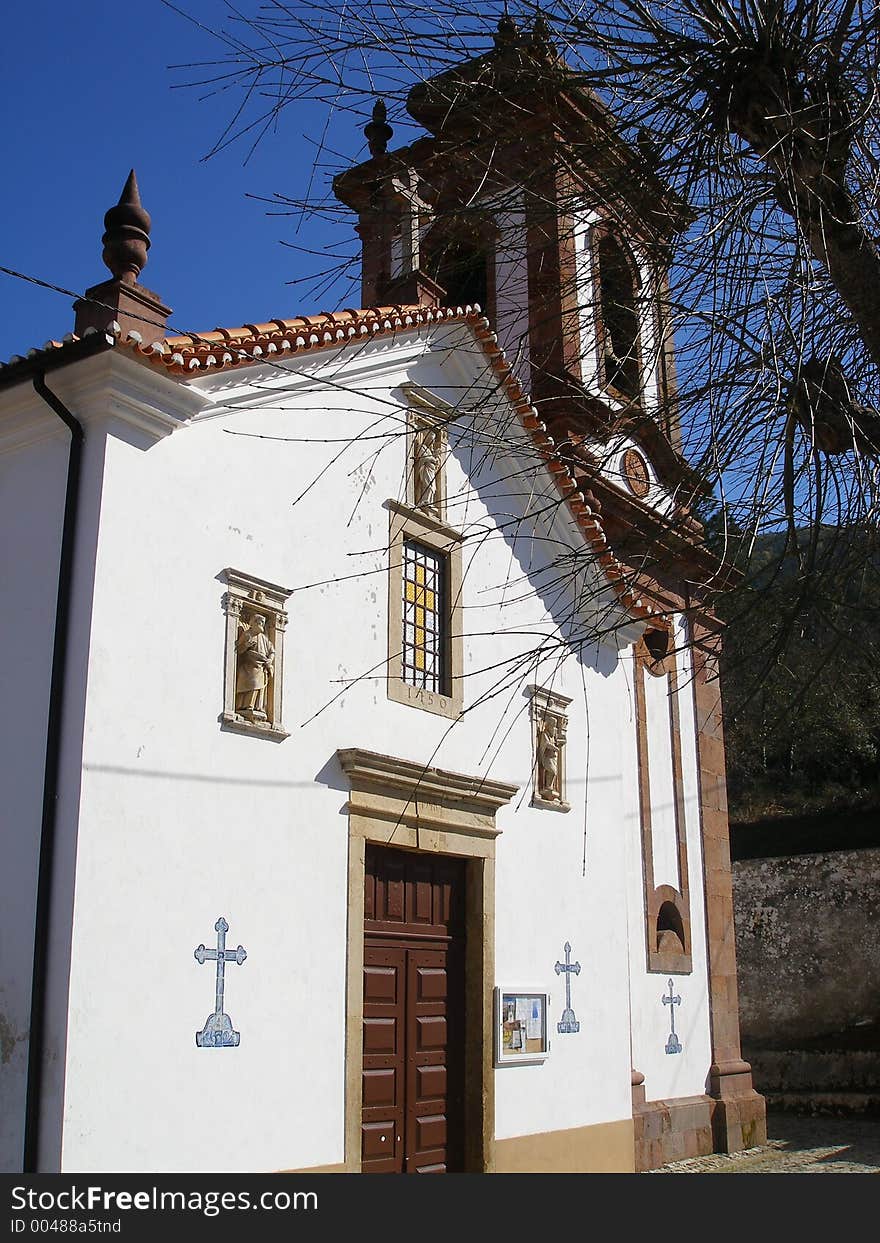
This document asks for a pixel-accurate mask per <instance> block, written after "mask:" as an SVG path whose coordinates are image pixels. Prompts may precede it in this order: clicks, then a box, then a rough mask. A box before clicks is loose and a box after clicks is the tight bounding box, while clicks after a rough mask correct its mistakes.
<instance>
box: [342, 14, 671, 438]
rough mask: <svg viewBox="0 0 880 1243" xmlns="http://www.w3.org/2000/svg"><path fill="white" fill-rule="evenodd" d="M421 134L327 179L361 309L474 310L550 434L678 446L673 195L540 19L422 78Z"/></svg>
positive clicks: (380, 133) (379, 120) (383, 133)
mask: <svg viewBox="0 0 880 1243" xmlns="http://www.w3.org/2000/svg"><path fill="white" fill-rule="evenodd" d="M406 106H407V111H408V112H409V114H410V115H411V116H412V117H413V119H414V120H416V121H417V122H418V123H419V124H420V125H422V126H423V127H424V129H425V130H426V131H427V134H428V136H426V137H423V138H419V139H417V140H416V141H415V142H413V143H411V144H410V145H409V146H406V147H401V148H397V149H390V150H389V143H390V140H391V139H392V137H393V130H392V128H391V126H390V125H389V124H388V121H387V116H386V110H385V105H384V103H383V102H382V101H378V102H377V104H376V107H375V108H374V110H373V116H372V120H371V121H370V122H369V124H368V125H367V126H366V127H365V133H366V136H367V139H368V143H369V150H370V158H369V159H368V160H367V161H365V162H364V163H362V164H359V165H357V166H355V167H354V168H351V169H349V170H348V171H346V172H344V173H342V174H341V175H340V176H338V177H337V178H336V179H335V181H334V191H335V193H336V195H337V197H338V198H339V199H340V200H341V201H342V202H343V203H345V204H347V205H348V206H349V207H351V208H352V209H353V210H354V211H355V212H356V213H357V215H358V224H357V226H356V227H357V232H358V233H359V235H360V237H361V242H362V259H363V264H362V272H363V278H362V300H363V305H364V306H372V305H382V304H400V303H412V304H419V305H423V306H424V305H444V306H462V307H464V306H467V305H471V306H473V305H474V304H477V303H478V304H479V305H480V306H481V308H482V309H483V311H484V313H485V314H486V315H487V316H488V318H489V320H490V322H491V324H492V327H493V329H494V330H495V331H496V332H497V334H498V338H499V342H500V344H501V345H502V347H503V348H504V350H505V352H506V354H507V356H508V358H509V359H510V360H511V361H512V363H513V365H514V367H515V369H516V370H517V372H518V374H519V375H520V377H521V378H522V380H523V381H524V382H525V383H526V385H527V387H528V388H529V389H530V391H531V394H532V398H533V400H534V402H535V404H536V406H537V407H538V409H539V411H540V413H541V417H542V419H543V421H544V422H545V423H546V424H547V425H548V427H549V428H550V429H551V430H552V431H553V433H554V436H555V437H556V438H557V439H559V438H560V436H561V437H562V438H565V437H566V436H567V435H568V434H569V433H570V432H574V433H576V434H588V435H594V434H600V438H602V439H604V438H605V433H607V432H608V431H609V429H612V428H620V427H622V426H627V425H630V424H632V423H634V422H635V423H644V422H645V421H646V420H650V422H651V424H652V430H653V431H654V432H660V433H661V435H662V437H663V438H664V439H665V440H666V442H667V444H668V446H669V447H670V448H672V449H673V450H677V449H678V446H679V435H678V426H677V420H676V417H675V385H674V365H673V357H672V338H671V329H670V325H669V314H668V306H667V297H666V290H667V271H668V267H669V263H670V254H671V243H672V240H673V239H674V237H675V235H676V233H677V232H679V231H680V230H681V229H682V228H683V227H684V226H685V225H686V223H687V211H686V208H685V205H684V204H683V203H682V202H681V201H680V200H678V199H677V198H676V197H675V196H674V195H673V194H672V193H671V192H670V191H669V190H668V188H666V187H665V186H663V185H662V183H661V182H660V180H659V179H658V177H657V176H656V173H655V172H654V169H653V167H652V161H651V158H650V155H649V154H648V153H647V152H646V151H644V150H642V148H641V147H640V146H639V145H634V144H629V143H626V142H624V141H623V139H622V138H621V137H620V135H619V133H618V130H617V128H616V126H615V124H614V121H613V118H612V117H611V116H610V114H609V112H608V110H607V108H606V107H605V106H604V104H602V102H601V101H600V100H599V99H598V97H597V96H596V95H595V94H593V93H592V92H591V91H589V90H587V89H586V88H585V87H584V86H583V85H581V84H580V82H579V80H578V76H577V74H576V73H575V72H574V71H573V70H572V69H571V68H570V67H569V66H568V65H567V64H566V63H565V61H564V60H563V59H562V58H561V57H560V56H559V54H558V53H557V51H556V49H555V47H554V45H553V42H552V40H551V38H550V32H549V29H548V27H547V24H546V21H545V19H544V17H543V15H542V14H541V13H540V12H539V13H538V15H537V17H536V19H535V22H534V24H533V26H532V28H531V30H528V31H521V30H520V29H519V28H518V27H517V26H516V24H515V23H514V21H513V20H512V19H511V18H510V17H508V16H505V17H503V18H502V19H501V21H500V22H499V25H498V29H497V31H496V33H495V36H494V46H493V47H492V48H491V49H490V50H489V51H488V52H486V53H485V54H483V55H482V56H478V57H475V58H473V59H471V60H468V61H465V62H463V63H461V64H460V65H456V66H454V67H453V68H451V69H449V70H447V71H446V72H444V73H441V74H438V75H437V76H435V77H433V78H430V79H428V80H427V81H424V82H419V83H417V84H416V85H415V86H414V87H413V88H412V90H411V91H410V93H409V96H408V98H407V104H406Z"/></svg>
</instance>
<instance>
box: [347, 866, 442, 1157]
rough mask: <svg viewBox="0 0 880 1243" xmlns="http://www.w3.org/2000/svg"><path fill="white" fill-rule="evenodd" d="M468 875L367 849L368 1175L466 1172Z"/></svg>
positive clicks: (365, 1114)
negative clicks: (465, 974) (465, 1012)
mask: <svg viewBox="0 0 880 1243" xmlns="http://www.w3.org/2000/svg"><path fill="white" fill-rule="evenodd" d="M464 869H465V864H464V861H463V860H460V859H451V858H449V857H447V856H442V855H421V854H416V853H415V852H408V851H403V850H390V849H387V848H384V847H379V846H373V845H370V844H368V845H367V848H366V888H365V895H364V897H365V901H364V1077H363V1105H362V1123H361V1126H362V1140H361V1143H362V1150H361V1158H362V1169H363V1171H364V1173H365V1174H369V1173H373V1174H445V1173H446V1172H447V1171H456V1170H461V1168H462V1152H463V1139H464V1136H463V1124H464V884H465V870H464Z"/></svg>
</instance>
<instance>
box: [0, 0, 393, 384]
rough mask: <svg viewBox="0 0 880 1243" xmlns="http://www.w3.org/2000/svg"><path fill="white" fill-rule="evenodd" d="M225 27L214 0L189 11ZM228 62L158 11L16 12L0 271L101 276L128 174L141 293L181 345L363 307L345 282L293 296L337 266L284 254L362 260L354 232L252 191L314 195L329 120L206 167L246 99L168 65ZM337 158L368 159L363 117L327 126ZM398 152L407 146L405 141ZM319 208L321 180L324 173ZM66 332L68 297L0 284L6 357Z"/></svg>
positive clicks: (345, 223)
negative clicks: (144, 242) (143, 260)
mask: <svg viewBox="0 0 880 1243" xmlns="http://www.w3.org/2000/svg"><path fill="white" fill-rule="evenodd" d="M182 7H185V8H186V9H187V10H188V11H189V12H190V13H193V14H195V15H197V16H199V17H201V18H203V19H204V20H205V22H206V23H208V24H214V23H216V22H217V21H218V20H219V18H220V16H221V14H222V12H223V9H224V6H223V5H222V4H221V3H220V0H183V3H182ZM218 53H222V47H221V46H220V45H218V44H216V43H214V42H213V41H212V40H211V39H210V37H209V36H208V35H207V34H206V33H205V32H204V31H199V30H198V29H196V28H195V27H194V26H193V25H191V24H190V23H189V22H187V21H186V20H184V19H183V18H182V17H181V16H179V15H178V14H176V13H175V12H173V11H172V10H170V9H169V8H167V7H166V6H165V5H163V4H162V3H161V0H139V3H138V4H136V5H135V4H121V3H113V4H111V3H107V2H106V0H78V2H77V3H71V2H70V0H43V2H42V3H33V2H32V3H30V4H14V5H7V6H6V7H5V12H4V21H3V40H2V50H0V101H2V115H3V116H4V118H5V124H4V125H3V126H2V127H0V159H2V164H0V167H2V168H3V170H4V173H5V176H4V192H3V194H2V195H0V264H2V265H3V266H4V267H7V268H13V269H16V270H17V271H19V272H24V273H27V274H28V275H31V276H36V277H39V278H40V279H42V280H45V281H49V282H52V283H54V284H57V285H62V286H64V287H66V288H67V289H72V290H75V291H77V292H79V291H81V290H84V289H85V288H86V287H88V286H89V285H93V284H97V283H98V282H99V281H101V280H103V279H105V278H106V277H107V276H108V275H109V273H108V272H107V270H106V268H105V267H104V265H103V263H102V262H101V234H102V232H103V216H104V212H105V211H106V210H107V208H108V207H110V206H111V205H112V204H113V203H114V202H115V201H116V199H117V198H118V196H119V193H120V191H121V189H122V186H123V183H124V181H125V178H126V176H127V175H128V170H129V168H131V167H132V166H133V167H135V168H136V170H137V175H138V180H139V183H140V189H141V196H142V199H143V203H144V206H145V207H146V209H147V210H148V211H149V212H150V214H151V215H152V218H153V228H152V242H153V245H152V249H151V250H150V255H149V262H148V264H147V267H146V269H145V270H144V273H143V275H142V277H141V280H142V283H143V284H145V285H147V286H148V287H149V288H151V289H153V290H155V291H156V292H157V293H159V294H160V295H161V296H162V297H163V298H164V299H165V301H166V302H167V303H168V304H169V305H170V306H171V307H173V309H174V315H173V317H172V320H171V323H172V325H173V327H174V328H175V329H179V330H183V331H187V330H196V331H199V330H204V329H207V328H212V327H214V326H215V325H217V324H224V325H236V324H239V323H242V322H246V321H251V322H253V321H255V320H266V319H270V318H272V317H274V316H290V315H296V314H299V313H307V312H309V311H312V310H326V309H332V308H333V307H334V306H339V305H356V304H357V303H358V302H359V295H358V293H357V290H356V289H353V288H352V286H351V285H350V284H348V285H346V284H345V283H342V284H340V285H337V287H336V288H335V289H334V290H331V291H328V292H327V293H322V294H320V295H319V294H316V293H313V292H311V291H310V289H309V287H308V285H300V286H291V285H289V284H287V283H286V282H288V281H290V280H292V279H295V278H298V277H300V278H302V277H305V276H308V275H309V274H310V273H313V272H315V271H318V270H320V269H322V268H324V267H325V266H327V263H326V261H325V260H324V259H323V258H322V256H321V254H320V253H319V254H318V255H301V254H298V253H297V252H296V251H295V250H292V249H290V248H289V247H287V246H285V245H283V243H284V242H288V243H293V244H301V245H305V246H309V247H311V248H313V249H315V250H317V251H319V252H320V251H321V250H322V247H323V246H324V245H336V246H342V247H343V248H344V249H346V250H349V251H351V252H352V253H354V251H355V243H356V241H357V239H356V237H355V235H354V233H353V227H352V226H353V224H354V219H353V217H346V216H345V214H340V216H339V218H338V219H337V220H335V221H333V222H329V223H322V222H321V221H317V220H314V219H311V220H306V221H300V222H299V228H298V229H297V221H296V220H294V219H292V218H290V217H284V216H269V215H267V214H266V213H267V210H268V209H267V206H266V204H264V203H261V202H256V201H254V200H252V199H249V198H248V197H246V196H247V194H248V193H250V194H253V195H261V196H269V195H272V194H273V193H274V192H275V191H279V192H281V193H283V194H286V195H289V196H291V197H303V196H305V194H306V192H307V189H308V185H309V177H310V173H311V169H312V164H313V155H314V151H315V142H316V139H318V138H320V135H321V131H322V127H323V125H324V120H325V117H324V111H323V109H319V108H318V107H317V106H312V107H311V108H309V109H304V108H302V107H298V108H295V109H294V108H289V109H287V110H286V111H285V113H284V114H283V117H282V120H281V123H280V125H279V127H278V129H277V130H276V132H274V133H271V134H269V135H267V136H266V138H265V140H264V141H263V142H262V143H261V144H260V145H259V147H258V148H257V150H256V152H255V154H254V155H253V156H252V158H251V159H250V161H249V162H248V163H247V165H245V163H244V161H245V157H246V155H247V152H248V148H247V146H246V145H245V144H237V145H234V146H233V147H232V148H230V149H227V150H225V151H223V152H221V153H220V154H219V155H217V156H215V157H213V158H212V159H210V160H208V161H207V162H206V161H204V160H203V157H204V155H205V154H206V152H207V151H208V150H209V149H210V148H211V146H212V145H213V143H214V142H215V141H216V139H217V138H218V136H219V135H220V133H221V132H222V130H223V128H224V126H225V124H226V122H227V120H228V119H229V117H230V115H231V112H232V109H233V108H234V106H235V103H236V102H237V99H238V96H237V95H234V94H233V93H232V92H227V93H226V95H225V96H223V97H215V98H211V99H207V100H201V99H200V95H201V94H203V93H204V92H200V91H198V90H193V89H180V88H179V84H180V83H181V82H182V81H184V80H185V75H184V74H182V73H181V72H179V71H174V70H172V69H171V68H169V67H170V66H172V65H175V64H180V63H186V62H196V61H205V60H207V59H210V58H211V57H215V56H217V55H218ZM330 137H332V145H333V147H334V148H335V149H336V150H337V151H342V152H345V153H346V154H349V155H350V156H351V158H352V159H355V158H365V157H366V150H365V144H364V139H363V135H362V133H361V132H360V129H359V126H358V118H355V117H352V116H351V115H350V114H346V113H340V114H339V115H338V116H337V117H336V118H335V119H333V120H331V132H330ZM404 141H405V139H404ZM317 177H318V180H317V181H316V182H315V183H314V185H313V188H312V193H314V191H316V190H320V189H322V188H323V187H325V186H326V185H327V184H328V182H329V172H324V173H321V172H319V173H318V174H317ZM72 327H73V311H72V309H71V299H70V298H68V297H64V296H62V295H60V294H57V293H51V292H48V291H46V290H42V289H37V288H35V287H34V286H32V285H28V284H26V283H25V282H23V281H20V280H16V279H14V278H11V277H8V276H5V275H3V274H0V358H2V359H4V360H5V359H8V358H9V357H10V356H11V355H12V354H16V353H25V352H26V350H28V349H29V348H31V347H32V346H35V345H36V346H40V345H42V344H43V343H44V342H45V341H46V340H48V339H49V338H52V337H54V338H58V337H60V336H62V335H63V334H64V333H65V332H69V331H70V330H71V329H72Z"/></svg>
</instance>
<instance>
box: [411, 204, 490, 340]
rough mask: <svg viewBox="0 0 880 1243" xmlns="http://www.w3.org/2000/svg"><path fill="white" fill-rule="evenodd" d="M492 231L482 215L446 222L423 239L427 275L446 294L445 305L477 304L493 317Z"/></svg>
mask: <svg viewBox="0 0 880 1243" xmlns="http://www.w3.org/2000/svg"><path fill="white" fill-rule="evenodd" d="M493 235H494V230H493V228H492V225H491V222H490V221H488V220H487V219H484V218H483V217H482V216H479V217H474V218H473V219H467V220H455V221H452V222H448V221H445V222H444V224H443V227H442V228H440V229H437V228H435V229H433V230H432V231H431V232H430V233H429V234H428V236H427V238H426V239H425V251H426V256H427V262H426V268H427V272H428V275H429V276H430V277H432V279H433V280H435V281H437V283H438V284H439V285H442V286H443V288H444V290H445V291H446V293H445V296H444V298H443V301H444V303H445V304H446V306H467V305H468V304H470V305H471V306H473V305H474V303H479V304H480V306H481V307H482V309H483V311H484V313H485V314H486V315H488V316H489V318H490V319H491V318H493V315H494V269H495V263H494V259H495V250H494V244H493Z"/></svg>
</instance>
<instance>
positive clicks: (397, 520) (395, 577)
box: [385, 500, 464, 718]
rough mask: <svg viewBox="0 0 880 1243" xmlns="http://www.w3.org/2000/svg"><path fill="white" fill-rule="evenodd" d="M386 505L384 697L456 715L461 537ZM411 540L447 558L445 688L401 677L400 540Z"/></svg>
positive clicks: (460, 670)
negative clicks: (412, 682) (427, 687)
mask: <svg viewBox="0 0 880 1243" xmlns="http://www.w3.org/2000/svg"><path fill="white" fill-rule="evenodd" d="M385 504H386V508H387V509H388V661H387V669H388V676H387V688H388V698H389V699H391V700H393V701H394V702H395V703H400V704H408V705H409V706H410V707H415V708H422V709H423V710H424V711H426V712H433V713H436V714H437V715H439V716H445V717H450V718H457V717H459V716H460V715H461V711H462V707H463V706H464V684H463V678H464V638H463V632H462V627H463V624H464V621H463V610H462V607H461V591H462V581H463V571H462V551H461V546H462V543H463V541H464V536H463V535H462V533H461V532H460V531H456V530H455V529H454V528H453V527H450V526H449V525H448V524H447V523H445V522H441V521H440V520H439V519H437V518H433V517H432V516H431V515H430V514H427V513H425V512H424V511H422V510H417V509H413V508H412V507H411V506H409V505H402V504H401V503H400V501H391V500H389V501H386V503H385ZM405 540H415V541H416V542H417V543H420V544H424V545H425V546H426V547H428V548H430V549H431V550H432V551H434V552H437V553H440V554H441V555H442V556H443V557H444V559H445V563H446V601H445V606H446V607H445V613H446V616H445V618H444V623H445V632H446V633H445V638H444V652H443V656H444V668H445V675H446V685H447V692H446V693H441V692H439V691H427V690H423V689H422V688H421V687H417V686H410V684H409V683H408V682H404V680H403V544H404V541H405Z"/></svg>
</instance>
